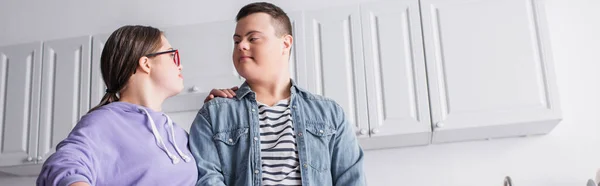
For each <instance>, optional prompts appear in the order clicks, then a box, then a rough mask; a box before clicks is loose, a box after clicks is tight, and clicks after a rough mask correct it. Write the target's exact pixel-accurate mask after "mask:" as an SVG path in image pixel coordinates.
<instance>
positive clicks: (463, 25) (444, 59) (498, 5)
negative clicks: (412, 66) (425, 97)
mask: <svg viewBox="0 0 600 186" xmlns="http://www.w3.org/2000/svg"><path fill="white" fill-rule="evenodd" d="M543 3H544V1H540V0H503V1H497V0H452V1H447V0H422V1H421V11H422V16H423V33H424V40H425V48H426V52H425V53H426V59H427V70H428V80H429V89H430V100H431V113H432V124H433V127H434V132H433V142H434V143H440V142H451V141H463V140H472V139H485V138H496V137H507V136H520V135H531V134H543V133H548V132H549V131H550V130H551V129H552V128H554V126H555V125H556V124H557V123H558V122H559V121H560V118H561V117H560V106H559V101H558V95H557V93H558V91H557V88H556V84H555V82H556V80H555V75H554V65H553V63H552V58H551V57H552V55H551V53H550V42H549V37H548V28H547V25H546V15H545V13H544V4H543Z"/></svg>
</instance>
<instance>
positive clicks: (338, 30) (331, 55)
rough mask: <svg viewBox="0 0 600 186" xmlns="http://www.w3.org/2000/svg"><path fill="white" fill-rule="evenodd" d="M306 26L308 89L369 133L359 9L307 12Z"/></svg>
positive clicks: (347, 8)
mask: <svg viewBox="0 0 600 186" xmlns="http://www.w3.org/2000/svg"><path fill="white" fill-rule="evenodd" d="M305 26H306V31H305V34H306V39H305V40H306V56H307V57H306V62H307V75H306V77H307V81H308V83H307V85H308V90H310V91H311V92H313V93H317V94H320V95H323V96H326V97H329V98H332V99H333V100H335V101H336V102H337V103H339V104H340V105H341V106H342V107H343V108H344V111H345V113H346V116H347V118H348V119H349V121H350V123H351V124H352V125H354V126H355V130H357V131H360V130H362V129H367V130H368V113H367V100H366V90H365V88H366V87H365V80H364V77H365V74H364V73H365V71H364V63H363V51H362V50H363V48H362V39H361V35H362V33H361V20H360V11H359V8H358V6H349V7H336V8H329V9H326V10H315V11H309V12H306V19H305ZM360 137H368V135H362V136H360Z"/></svg>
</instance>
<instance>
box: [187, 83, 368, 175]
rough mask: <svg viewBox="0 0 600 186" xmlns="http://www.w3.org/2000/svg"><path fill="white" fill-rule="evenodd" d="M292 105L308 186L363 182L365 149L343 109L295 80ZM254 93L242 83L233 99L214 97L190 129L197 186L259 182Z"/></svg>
mask: <svg viewBox="0 0 600 186" xmlns="http://www.w3.org/2000/svg"><path fill="white" fill-rule="evenodd" d="M290 91H291V100H290V109H291V111H292V112H291V114H292V119H293V127H294V132H295V135H296V145H297V149H298V158H299V161H300V166H301V169H300V171H301V176H302V185H304V186H327V185H339V186H359V185H365V174H364V171H363V159H364V158H363V151H362V149H361V148H360V146H359V145H358V141H357V139H356V136H355V135H354V130H353V128H352V125H351V124H350V123H348V120H347V118H346V116H345V115H344V111H343V109H342V108H341V107H340V106H339V105H338V104H337V103H336V102H335V101H333V100H331V99H328V98H325V97H322V96H319V95H315V94H311V93H309V92H307V91H305V90H303V89H301V88H299V87H297V86H296V84H295V83H294V82H293V81H292V86H291V90H290ZM258 115H259V114H258V105H257V102H256V94H255V93H254V92H253V91H252V90H251V89H250V87H249V86H248V84H247V83H244V84H243V85H242V86H241V87H240V88H239V89H238V90H237V92H236V96H235V97H234V98H215V99H213V100H211V101H209V102H207V103H205V104H204V106H203V107H202V109H200V111H198V114H197V115H196V119H194V122H193V124H192V127H191V129H190V139H189V142H190V144H189V145H190V149H191V152H192V154H193V155H194V157H195V158H196V162H197V167H198V182H197V183H196V185H198V186H205V185H234V186H238V185H239V186H242V185H244V186H245V185H253V186H260V185H261V181H262V172H261V171H262V170H261V169H262V166H261V165H262V163H261V157H260V133H259V128H260V127H259V124H258V122H259V120H258Z"/></svg>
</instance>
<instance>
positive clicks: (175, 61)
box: [144, 49, 181, 66]
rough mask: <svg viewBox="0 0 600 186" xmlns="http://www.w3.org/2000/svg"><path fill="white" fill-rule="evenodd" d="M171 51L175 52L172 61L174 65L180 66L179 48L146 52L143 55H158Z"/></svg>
mask: <svg viewBox="0 0 600 186" xmlns="http://www.w3.org/2000/svg"><path fill="white" fill-rule="evenodd" d="M173 52H175V54H174V56H173V63H175V65H177V66H180V65H181V60H180V59H179V50H178V49H173V50H167V51H163V52H156V53H151V54H146V55H144V56H146V57H156V56H158V55H162V54H168V53H173Z"/></svg>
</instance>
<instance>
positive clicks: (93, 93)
mask: <svg viewBox="0 0 600 186" xmlns="http://www.w3.org/2000/svg"><path fill="white" fill-rule="evenodd" d="M109 36H110V34H98V35H94V36H92V71H91V74H92V77H91V80H92V82H91V84H90V106H89V107H90V108H93V107H95V106H97V105H98V104H99V103H100V100H102V97H104V93H105V91H106V84H105V83H104V80H103V79H102V71H101V69H100V57H101V56H102V49H104V43H106V40H107V39H108V37H109Z"/></svg>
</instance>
